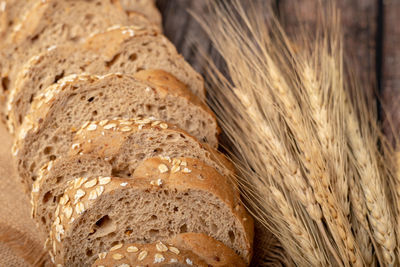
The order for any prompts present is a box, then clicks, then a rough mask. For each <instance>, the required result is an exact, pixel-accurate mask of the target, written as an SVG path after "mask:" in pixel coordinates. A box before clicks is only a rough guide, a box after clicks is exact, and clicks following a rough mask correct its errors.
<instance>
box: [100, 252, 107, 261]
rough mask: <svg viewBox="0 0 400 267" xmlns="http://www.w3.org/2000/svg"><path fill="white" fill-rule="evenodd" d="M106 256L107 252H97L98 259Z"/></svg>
mask: <svg viewBox="0 0 400 267" xmlns="http://www.w3.org/2000/svg"><path fill="white" fill-rule="evenodd" d="M106 256H107V252H101V253H99V259H100V260H101V259H105V257H106Z"/></svg>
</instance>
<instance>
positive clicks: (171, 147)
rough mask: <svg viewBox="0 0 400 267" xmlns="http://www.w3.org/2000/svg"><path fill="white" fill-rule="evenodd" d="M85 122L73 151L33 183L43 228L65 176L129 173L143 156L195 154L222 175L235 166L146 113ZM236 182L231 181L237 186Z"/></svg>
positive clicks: (126, 175)
mask: <svg viewBox="0 0 400 267" xmlns="http://www.w3.org/2000/svg"><path fill="white" fill-rule="evenodd" d="M84 126H85V127H83V128H82V129H80V130H78V132H77V135H76V136H75V138H74V141H73V144H72V146H71V149H70V152H69V156H65V157H60V158H58V159H57V160H55V161H51V162H49V163H48V164H46V165H45V166H43V167H42V168H41V169H40V171H39V175H38V179H37V180H36V181H35V182H34V184H33V187H32V194H31V201H32V202H31V203H32V208H33V209H32V215H33V217H34V218H35V219H36V221H37V222H38V223H39V224H40V228H44V232H45V233H48V232H49V230H50V225H51V223H52V221H53V220H54V210H55V209H56V205H57V203H58V201H59V199H60V197H61V196H62V194H63V193H64V190H65V188H66V182H68V181H70V180H72V179H75V178H76V177H89V176H100V175H102V176H118V177H121V178H130V177H132V174H133V173H134V171H135V169H136V167H137V166H138V165H139V164H140V162H142V161H143V160H146V159H148V158H152V157H157V156H158V157H162V158H166V159H171V158H174V157H188V158H195V159H199V160H201V161H202V162H204V163H206V164H207V165H209V166H211V167H214V168H215V169H216V170H218V171H219V172H220V173H221V174H223V175H227V176H228V175H231V174H232V173H233V172H234V170H233V169H228V168H232V167H231V166H230V165H228V166H227V167H225V165H224V164H226V163H225V162H224V161H223V158H224V156H223V155H221V154H220V153H218V152H217V151H215V150H214V151H210V150H209V149H205V148H203V146H202V145H201V144H200V143H199V142H198V141H197V140H196V139H195V138H194V137H192V136H190V135H189V134H187V133H186V132H184V131H182V130H180V129H176V128H175V127H174V126H172V125H168V124H167V123H164V122H160V121H151V120H146V119H144V120H104V121H101V122H90V123H86V124H85V125H84ZM94 126H95V129H93V128H94ZM215 155H217V157H218V158H216V156H215ZM221 158H222V159H221ZM177 163H179V164H180V162H175V164H177ZM181 168H182V169H183V168H185V166H180V165H178V166H176V167H175V168H174V171H178V170H180V169H181ZM232 183H233V184H232V186H236V185H235V184H234V182H232Z"/></svg>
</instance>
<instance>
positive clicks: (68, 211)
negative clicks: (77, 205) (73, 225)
mask: <svg viewBox="0 0 400 267" xmlns="http://www.w3.org/2000/svg"><path fill="white" fill-rule="evenodd" d="M64 214H65V217H66V218H67V219H69V218H71V216H72V207H71V206H68V207H66V208H65V209H64Z"/></svg>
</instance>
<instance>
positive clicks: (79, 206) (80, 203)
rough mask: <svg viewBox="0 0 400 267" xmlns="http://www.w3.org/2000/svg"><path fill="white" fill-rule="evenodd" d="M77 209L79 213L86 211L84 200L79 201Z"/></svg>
mask: <svg viewBox="0 0 400 267" xmlns="http://www.w3.org/2000/svg"><path fill="white" fill-rule="evenodd" d="M75 211H76V213H78V214H82V213H83V212H84V211H85V206H84V205H83V203H82V202H78V203H77V204H76V206H75Z"/></svg>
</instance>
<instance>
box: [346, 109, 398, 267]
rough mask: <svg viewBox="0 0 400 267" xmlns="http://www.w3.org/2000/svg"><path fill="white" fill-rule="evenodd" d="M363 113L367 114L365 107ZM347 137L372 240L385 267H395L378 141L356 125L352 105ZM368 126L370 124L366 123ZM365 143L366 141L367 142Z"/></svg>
mask: <svg viewBox="0 0 400 267" xmlns="http://www.w3.org/2000/svg"><path fill="white" fill-rule="evenodd" d="M362 112H367V113H368V111H367V108H366V107H365V108H364V109H363V110H362ZM347 114H348V115H347V116H346V117H345V118H346V125H347V129H346V130H347V136H348V139H349V143H350V146H351V151H352V152H353V155H354V159H355V161H354V164H355V167H356V170H357V172H358V173H359V176H358V179H359V181H360V184H361V188H362V190H363V193H364V198H365V201H366V206H367V209H368V219H369V222H370V227H371V229H372V233H373V236H374V238H375V240H376V242H377V244H378V245H379V246H380V248H381V249H382V255H383V259H384V262H385V264H389V265H393V264H394V263H395V261H396V256H395V253H394V249H395V247H396V237H395V233H394V225H393V219H392V213H391V210H390V208H389V207H390V202H389V201H388V199H387V194H386V192H385V190H384V188H385V187H384V184H383V182H382V177H381V174H380V170H379V167H378V165H377V164H378V162H377V159H376V158H375V159H374V158H373V157H374V156H375V154H376V148H375V147H373V146H374V145H375V142H376V141H375V140H374V139H373V138H372V136H371V135H370V134H368V124H367V125H365V124H364V128H363V129H362V128H361V127H360V126H359V124H358V121H357V117H356V114H355V113H354V111H353V110H352V108H351V106H350V105H347ZM364 123H368V122H364ZM364 140H365V141H364Z"/></svg>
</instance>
